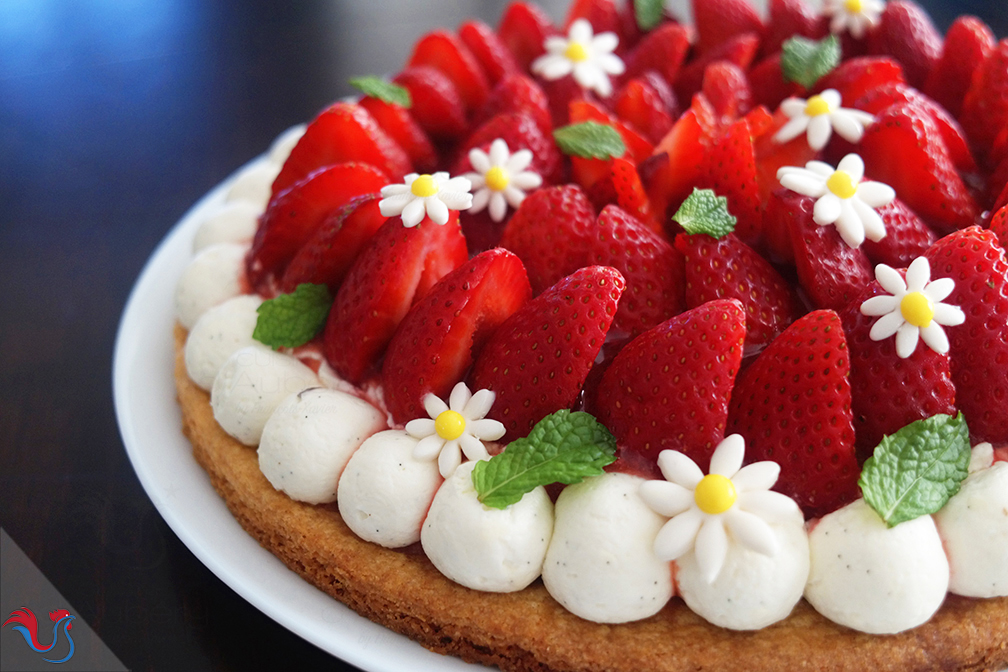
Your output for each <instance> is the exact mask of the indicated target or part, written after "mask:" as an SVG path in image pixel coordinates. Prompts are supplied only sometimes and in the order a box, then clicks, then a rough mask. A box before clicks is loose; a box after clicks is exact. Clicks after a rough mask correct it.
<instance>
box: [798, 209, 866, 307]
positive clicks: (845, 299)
mask: <svg viewBox="0 0 1008 672" xmlns="http://www.w3.org/2000/svg"><path fill="white" fill-rule="evenodd" d="M799 203H800V206H799V208H797V209H795V210H793V211H792V212H793V214H796V215H799V216H797V217H795V218H794V219H788V220H787V223H788V227H789V232H790V234H791V247H792V249H793V250H794V258H795V268H796V270H797V271H798V280H799V281H800V282H801V286H802V288H803V289H804V290H805V293H806V294H807V295H808V297H809V299H810V300H811V301H812V305H814V306H815V307H817V308H831V309H833V310H843V309H844V307H846V306H847V304H848V303H850V302H851V301H853V300H854V299H855V298H856V297H857V296H858V295H859V294H860V293H861V292H862V291H864V288H865V287H867V286H868V283H870V282H871V281H872V280H873V279H874V277H875V275H874V273H873V272H872V265H871V262H870V261H868V255H866V254H865V252H864V250H863V249H861V248H860V247H858V248H852V247H849V246H848V245H847V243H845V242H844V241H843V240H842V239H841V238H840V234H839V233H838V232H837V230H836V228H834V227H833V226H819V225H818V224H816V223H815V222H814V221H813V220H812V208H813V207H814V205H815V200H814V199H812V198H811V197H808V196H803V197H801V200H800V201H799Z"/></svg>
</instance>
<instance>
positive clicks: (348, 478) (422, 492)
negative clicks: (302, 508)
mask: <svg viewBox="0 0 1008 672" xmlns="http://www.w3.org/2000/svg"><path fill="white" fill-rule="evenodd" d="M416 444H417V440H416V439H414V438H413V437H412V436H410V435H409V434H407V433H406V432H404V431H402V430H399V429H390V430H386V431H384V432H378V433H377V434H375V435H374V436H372V437H371V438H369V439H368V440H367V441H365V442H364V443H363V444H362V445H361V447H360V448H359V449H358V450H357V452H355V453H354V454H353V457H351V458H350V461H349V462H348V463H347V466H346V469H344V470H343V475H342V476H340V480H339V489H338V490H337V491H336V501H337V502H338V503H339V511H340V515H341V516H343V522H345V523H346V524H347V527H349V528H350V529H351V530H353V532H354V534H356V535H357V536H358V537H360V538H361V539H364V540H365V541H370V542H373V543H376V544H378V545H380V546H384V547H386V548H401V547H403V546H409V545H410V544H412V543H415V542H417V541H420V526H421V525H422V524H423V521H424V517H425V516H426V515H427V510H428V509H429V508H430V504H431V502H432V501H433V500H434V494H435V493H436V492H437V489H438V487H439V486H440V485H441V481H442V479H441V474H439V473H438V467H437V462H434V461H429V460H417V459H414V457H413V449H414V448H415V447H416Z"/></svg>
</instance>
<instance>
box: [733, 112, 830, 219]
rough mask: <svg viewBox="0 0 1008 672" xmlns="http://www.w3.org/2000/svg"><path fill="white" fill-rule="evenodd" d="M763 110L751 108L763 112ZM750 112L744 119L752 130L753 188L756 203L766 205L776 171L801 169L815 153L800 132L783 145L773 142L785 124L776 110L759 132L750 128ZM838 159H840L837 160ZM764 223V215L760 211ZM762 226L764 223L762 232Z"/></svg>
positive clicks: (775, 181)
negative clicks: (754, 169)
mask: <svg viewBox="0 0 1008 672" xmlns="http://www.w3.org/2000/svg"><path fill="white" fill-rule="evenodd" d="M764 109H765V108H762V107H757V108H754V112H755V111H757V110H764ZM753 116H755V115H754V114H753V113H750V115H748V116H747V120H748V121H749V125H750V128H751V129H752V130H753V133H754V135H755V137H754V138H753V152H754V153H755V160H756V185H757V186H758V187H759V198H760V202H762V203H764V204H766V203H769V201H770V194H771V193H773V191H775V190H776V189H778V188H779V187H780V180H778V179H777V172H778V171H779V170H780V169H781V168H783V167H784V166H804V165H805V164H806V163H808V162H809V161H811V160H812V159H815V158H817V154H818V152H816V151H815V150H814V149H812V148H811V147H809V143H808V139H807V138H806V137H805V134H804V133H802V134H800V135H799V136H798V137H796V138H792V139H791V140H789V141H787V142H778V141H777V140H776V139H775V136H776V135H777V132H778V131H779V130H780V129H781V127H782V126H783V125H784V124H785V123H787V121H788V117H787V115H786V114H784V113H783V112H781V111H780V110H779V109H778V110H777V112H776V113H774V115H773V116H772V117H771V120H770V123H769V124H768V125H767V128H766V129H765V130H764V131H762V132H759V131H757V130H755V129H753V128H752V127H753V126H755V124H754V123H753V119H752V117H753ZM841 158H842V157H841ZM763 219H764V220H766V214H765V211H764V217H763ZM765 228H766V224H765V221H764V229H765Z"/></svg>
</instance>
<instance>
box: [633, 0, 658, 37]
mask: <svg viewBox="0 0 1008 672" xmlns="http://www.w3.org/2000/svg"><path fill="white" fill-rule="evenodd" d="M633 4H634V17H635V18H636V19H637V27H638V28H640V29H641V30H651V29H652V28H654V27H655V26H657V25H658V24H659V23H661V20H662V12H663V11H664V7H663V2H662V0H634V3H633Z"/></svg>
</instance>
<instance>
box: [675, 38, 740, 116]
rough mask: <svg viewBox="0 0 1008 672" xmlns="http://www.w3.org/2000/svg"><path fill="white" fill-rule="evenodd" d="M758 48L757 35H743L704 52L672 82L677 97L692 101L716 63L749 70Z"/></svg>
mask: <svg viewBox="0 0 1008 672" xmlns="http://www.w3.org/2000/svg"><path fill="white" fill-rule="evenodd" d="M758 48H759V35H758V34H757V33H742V34H741V35H736V36H735V37H732V38H731V39H729V40H727V41H725V42H722V43H721V44H720V45H719V46H717V47H715V48H713V49H711V50H709V51H707V52H704V53H703V54H702V55H701V56H700V57H699V58H696V59H694V60H693V61H692V62H691V63H690V64H689V65H687V66H686V67H684V68H683V69H682V71H681V72H680V73H679V76H678V78H676V80H675V81H674V82H672V87H673V88H674V89H675V93H676V97H678V98H679V100H690V99H692V98H693V94H694V93H696V92H697V91H699V90H700V87H701V85H702V84H703V76H704V71H705V70H707V66H708V65H710V64H711V63H714V62H716V61H728V62H729V63H734V64H735V65H737V66H738V67H740V68H742V69H743V70H748V69H749V66H750V64H752V62H753V59H754V58H755V57H756V50H757V49H758Z"/></svg>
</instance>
